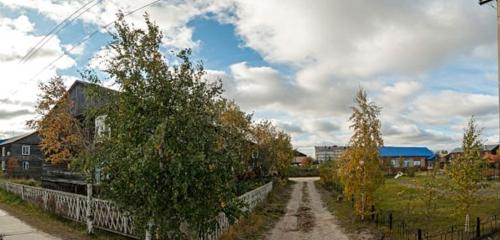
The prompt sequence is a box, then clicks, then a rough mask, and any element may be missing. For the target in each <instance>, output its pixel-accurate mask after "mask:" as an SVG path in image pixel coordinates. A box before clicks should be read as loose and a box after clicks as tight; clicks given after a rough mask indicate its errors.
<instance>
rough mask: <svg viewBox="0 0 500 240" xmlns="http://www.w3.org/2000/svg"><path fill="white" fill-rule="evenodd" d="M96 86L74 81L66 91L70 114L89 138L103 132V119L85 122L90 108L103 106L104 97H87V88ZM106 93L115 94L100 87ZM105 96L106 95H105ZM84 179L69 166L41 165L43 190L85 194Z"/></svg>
mask: <svg viewBox="0 0 500 240" xmlns="http://www.w3.org/2000/svg"><path fill="white" fill-rule="evenodd" d="M89 86H94V87H95V86H96V85H92V84H91V83H87V82H83V81H78V80H77V81H75V83H73V85H71V87H70V88H69V89H68V95H69V97H70V99H71V102H72V109H71V112H72V114H73V116H74V117H76V118H77V119H79V120H80V122H81V123H82V125H83V126H84V128H85V129H86V131H87V132H88V134H89V135H90V136H94V135H95V134H99V133H100V132H101V131H105V128H106V127H105V126H104V119H103V118H102V117H97V118H96V119H94V121H90V122H92V124H89V123H88V122H85V121H84V120H85V114H86V112H87V110H88V109H89V108H90V107H93V106H96V105H98V104H105V103H106V101H105V100H103V99H106V96H104V97H102V98H101V97H100V98H98V99H97V98H91V97H89V96H88V87H89ZM99 90H102V91H104V92H106V93H110V92H113V93H114V92H115V91H114V90H111V89H108V88H103V87H100V88H99ZM105 95H106V94H105ZM86 184H87V183H86V180H85V177H84V176H83V175H82V174H81V173H80V172H78V171H75V170H72V169H71V167H70V165H69V164H58V165H54V164H50V163H46V164H44V165H43V172H42V186H43V187H45V188H50V189H55V190H59V191H66V192H73V193H79V194H85V193H86Z"/></svg>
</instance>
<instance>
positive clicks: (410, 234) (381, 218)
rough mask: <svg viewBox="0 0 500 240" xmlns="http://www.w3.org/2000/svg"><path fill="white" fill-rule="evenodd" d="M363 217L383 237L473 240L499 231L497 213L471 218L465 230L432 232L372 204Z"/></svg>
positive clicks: (335, 188) (456, 227)
mask: <svg viewBox="0 0 500 240" xmlns="http://www.w3.org/2000/svg"><path fill="white" fill-rule="evenodd" d="M329 188H330V190H333V191H335V192H337V193H340V194H341V193H342V190H343V189H342V186H341V185H340V184H337V183H334V184H331V185H330V186H329ZM339 196H340V195H339ZM338 200H340V199H338ZM351 206H354V199H353V198H351ZM365 219H366V220H368V221H366V223H369V224H375V225H376V227H379V228H380V229H381V230H382V233H383V239H407V240H438V239H439V240H448V239H449V240H474V239H482V238H485V237H487V236H490V235H492V234H494V233H496V232H499V231H500V216H497V215H492V216H490V217H488V218H486V219H481V218H479V217H477V218H475V219H473V218H471V220H470V224H469V227H468V230H467V231H466V230H465V226H464V225H453V226H450V227H448V228H447V229H443V230H441V231H434V232H429V231H425V229H420V228H414V227H412V226H409V225H408V223H405V221H404V219H398V218H397V216H394V215H393V213H392V212H390V211H383V210H380V209H376V208H375V206H373V205H372V206H371V211H370V212H369V213H368V215H367V216H366V218H365Z"/></svg>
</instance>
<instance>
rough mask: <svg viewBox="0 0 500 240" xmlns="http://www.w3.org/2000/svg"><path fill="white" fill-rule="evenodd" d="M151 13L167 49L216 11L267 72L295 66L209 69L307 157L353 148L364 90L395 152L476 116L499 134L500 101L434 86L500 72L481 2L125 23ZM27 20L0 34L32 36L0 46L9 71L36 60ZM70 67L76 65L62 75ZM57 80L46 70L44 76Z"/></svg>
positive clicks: (198, 11) (185, 6)
mask: <svg viewBox="0 0 500 240" xmlns="http://www.w3.org/2000/svg"><path fill="white" fill-rule="evenodd" d="M86 2H87V1H84V0H79V1H56V0H37V1H30V0H3V1H2V3H0V4H2V5H3V6H6V7H9V8H11V9H14V10H20V9H32V10H35V11H39V12H40V13H41V14H43V15H45V16H47V17H49V18H50V19H53V20H55V21H60V20H62V19H63V18H65V17H66V16H68V15H69V14H71V13H72V12H73V11H75V10H76V9H78V8H79V7H80V6H82V5H83V4H84V3H86ZM144 4H146V3H143V2H138V1H132V0H125V1H118V0H109V1H102V2H101V3H99V4H98V5H96V6H95V7H93V8H92V9H90V10H89V11H88V12H86V13H85V14H83V15H82V16H81V17H80V20H81V21H83V22H85V23H90V24H94V25H98V26H102V25H104V24H107V23H109V22H112V21H113V20H115V15H114V14H115V13H116V12H118V11H119V10H123V11H124V12H127V11H128V10H130V9H134V8H137V7H139V6H141V5H144ZM144 11H148V12H149V14H150V16H151V19H152V20H153V21H155V22H157V23H158V24H159V25H160V27H161V29H162V30H163V31H164V33H165V38H164V39H163V42H164V44H165V45H166V46H168V47H174V48H183V47H191V48H197V47H199V43H198V42H196V41H194V40H193V39H192V36H193V29H192V28H190V27H189V26H187V23H188V22H189V21H190V20H192V19H193V18H195V17H200V16H205V14H207V13H213V14H214V15H215V16H216V17H217V19H218V20H219V21H221V22H223V23H230V24H233V25H234V26H235V29H236V34H237V35H238V36H239V37H240V38H241V39H242V41H243V44H244V45H245V46H246V47H250V48H252V49H254V50H256V51H257V52H258V53H259V54H260V55H261V56H262V57H263V58H264V59H265V60H266V61H267V62H269V63H272V64H278V65H279V64H283V65H286V66H287V67H288V68H290V69H291V70H292V72H293V73H292V74H289V75H287V76H285V75H283V74H282V73H281V72H280V71H279V70H277V69H275V68H272V67H269V66H251V65H249V64H247V63H245V62H240V63H234V64H232V65H231V66H229V68H228V70H227V72H224V71H221V70H211V71H208V75H209V76H207V78H209V79H214V78H220V79H221V80H222V81H223V83H224V86H225V89H226V92H225V95H226V96H228V97H229V98H234V99H235V100H236V101H237V102H238V103H239V104H241V105H242V107H243V109H245V110H247V111H249V112H264V113H270V114H269V115H273V113H274V114H276V113H285V114H284V115H285V116H281V117H276V118H274V117H271V116H270V117H269V118H273V119H274V120H275V121H276V123H277V124H278V125H279V126H280V127H282V128H283V129H287V130H289V131H290V132H292V133H293V134H294V137H296V138H295V139H294V143H295V144H296V145H297V146H300V147H306V145H307V144H309V146H311V145H314V144H321V143H338V144H343V143H346V142H347V140H348V137H349V133H350V131H349V129H348V125H349V124H348V123H347V119H348V116H349V113H350V109H349V106H351V105H352V104H353V102H352V98H353V95H354V92H355V91H356V89H357V88H358V87H359V86H362V87H364V88H366V89H367V90H368V94H369V96H370V97H371V99H373V100H374V101H375V102H376V103H378V104H379V105H381V106H382V107H383V110H382V121H383V126H384V133H385V134H386V135H387V136H386V142H387V143H391V144H397V143H401V144H433V145H435V146H439V147H444V146H445V145H446V144H443V142H447V143H450V142H454V141H457V139H459V138H457V137H456V136H457V134H456V133H457V132H460V130H458V129H456V127H457V126H458V125H459V123H461V122H465V121H466V119H467V118H468V117H469V116H470V115H472V114H474V115H478V118H479V121H480V123H481V124H483V123H484V124H485V125H486V126H487V127H488V128H494V127H496V126H495V125H497V123H495V122H494V121H491V120H487V119H488V118H496V115H495V114H496V113H497V111H498V110H497V104H498V103H497V99H496V97H495V96H492V95H488V94H485V93H478V92H477V90H476V91H474V92H472V90H468V89H461V90H460V91H456V90H455V91H453V90H443V89H442V88H440V89H433V87H432V86H430V85H431V84H432V83H433V82H437V81H440V80H442V78H444V77H442V78H439V77H434V76H430V75H429V73H431V72H432V70H434V69H438V68H442V67H443V66H444V65H445V64H449V63H450V62H452V61H454V60H457V59H462V60H463V61H466V62H468V63H470V64H474V63H475V61H478V62H479V64H480V65H481V66H480V67H478V68H475V69H476V70H477V71H485V72H484V74H483V75H484V76H485V77H484V78H485V79H491V80H496V78H495V76H496V74H497V72H496V71H497V70H496V69H491V68H484V66H482V65H483V64H482V62H481V61H483V62H486V61H494V60H495V59H496V54H495V51H494V50H495V48H496V45H495V43H496V32H495V12H494V11H492V10H491V9H490V8H487V7H480V6H478V4H477V2H474V1H470V0H444V1H433V0H422V1H413V0H401V1H393V0H381V1H362V0H353V1H328V0H320V1H313V2H311V1H309V2H306V1H302V0H290V1H287V2H286V4H285V3H283V2H282V1H278V0H267V1H244V0H223V1H211V0H204V1H194V0H186V1H174V2H171V1H168V2H163V3H160V4H157V5H154V6H151V7H148V8H147V9H144V10H142V11H139V12H138V13H136V14H133V15H132V16H129V17H127V21H129V22H132V23H133V24H135V25H136V26H144V22H143V17H142V14H143V12H144ZM27 20H28V19H27V18H24V19H17V20H16V21H18V22H17V23H16V24H14V23H13V21H14V20H12V19H10V20H9V21H10V22H5V23H4V24H3V25H0V26H2V27H1V28H0V31H7V30H8V31H11V32H12V33H11V32H0V33H1V35H2V36H15V34H18V35H19V36H23V37H22V38H21V37H18V38H15V39H9V40H8V44H7V45H5V44H0V61H2V60H1V58H2V57H4V58H18V57H19V56H22V55H23V53H24V52H26V51H27V49H25V46H30V45H29V44H24V43H23V42H22V39H24V40H25V41H28V40H29V41H31V42H33V41H35V39H39V37H36V36H33V35H32V34H31V31H32V29H33V24H31V23H30V22H29V21H27ZM6 21H7V20H6ZM12 28H15V30H13V29H12ZM5 29H7V30H5ZM9 29H10V30H9ZM14 32H15V34H14ZM4 33H5V34H4ZM7 33H8V34H9V35H7ZM214 34H217V33H214ZM20 39H21V40H20ZM0 41H2V40H0ZM52 42H53V43H52V45H51V46H47V49H45V51H44V52H43V53H44V54H40V55H39V58H40V62H39V63H38V64H42V63H43V62H42V57H43V56H44V55H53V54H55V53H56V52H57V53H59V52H60V51H61V49H62V48H61V46H60V43H59V42H58V40H57V39H56V40H55V41H52ZM0 43H1V42H0ZM12 43H20V44H12ZM2 47H3V48H2ZM66 47H69V46H66ZM208 47H209V46H208ZM102 52H104V50H102V51H100V53H102ZM71 54H75V55H78V54H79V52H78V51H76V52H73V53H71ZM98 54H99V53H98ZM213 57H214V58H216V57H218V56H213ZM464 59H465V60H464ZM44 60H45V61H47V59H44ZM208 61H210V59H209V60H208ZM33 64H34V62H33ZM71 64H72V62H71V59H69V58H67V59H66V61H65V64H62V65H59V66H58V67H59V68H64V67H67V66H69V65H71ZM91 66H94V67H98V68H101V67H102V63H100V62H99V61H96V58H94V59H93V60H92V61H91ZM273 66H274V65H273ZM2 68H4V69H6V71H7V72H9V71H10V73H9V74H8V75H9V76H12V75H14V74H13V73H12V71H14V70H15V71H19V70H20V69H16V68H15V67H13V66H12V65H8V61H7V60H5V61H4V62H1V63H0V71H1V70H2ZM30 69H31V68H30ZM26 72H27V71H26ZM52 73H53V70H52ZM23 74H26V75H29V74H27V73H25V72H23V73H21V75H23ZM50 75H51V74H50V72H48V73H47V74H46V75H44V76H45V77H47V76H50ZM433 77H434V79H433ZM466 77H467V76H466ZM23 78H25V77H20V79H23ZM16 79H18V78H17V77H16ZM447 81H448V82H449V84H450V85H453V84H454V82H451V80H449V79H448V80H447ZM490 82H492V83H495V81H490ZM443 85H444V86H446V84H443ZM30 94H32V93H30ZM264 115H265V114H264ZM287 118H292V119H287ZM491 134H496V133H491V132H488V138H489V136H491ZM459 135H460V134H458V136H459ZM453 144H455V143H453Z"/></svg>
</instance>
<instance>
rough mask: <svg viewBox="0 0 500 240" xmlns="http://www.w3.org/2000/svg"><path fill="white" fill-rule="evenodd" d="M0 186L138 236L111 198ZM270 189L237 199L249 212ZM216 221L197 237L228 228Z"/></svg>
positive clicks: (208, 238)
mask: <svg viewBox="0 0 500 240" xmlns="http://www.w3.org/2000/svg"><path fill="white" fill-rule="evenodd" d="M0 188H2V189H4V190H5V191H8V192H11V193H14V194H16V195H18V196H20V197H21V198H22V199H23V200H25V201H27V202H30V203H34V204H37V205H39V206H40V207H43V208H44V209H45V210H47V211H49V212H52V213H55V214H56V215H59V216H62V217H64V218H67V219H70V220H73V221H76V222H80V223H84V224H85V223H86V216H87V213H88V211H90V213H91V214H90V215H91V216H93V221H92V223H93V227H95V228H99V229H102V230H105V231H109V232H113V233H117V234H120V235H123V236H127V237H131V238H137V239H138V238H139V237H137V236H136V235H135V232H134V224H133V222H132V217H131V216H130V215H129V214H127V213H126V212H125V211H122V210H120V209H118V208H117V207H116V206H115V204H113V203H112V202H111V201H107V200H101V199H96V198H91V199H90V204H89V199H87V196H83V195H78V194H73V193H67V192H61V191H56V190H50V189H45V188H39V187H32V186H27V185H22V184H16V183H11V182H6V181H2V182H0ZM272 189H273V183H272V182H269V183H267V184H265V185H263V186H261V187H259V188H256V189H254V190H252V191H250V192H247V193H245V194H243V195H241V196H240V197H239V199H241V200H242V201H243V203H245V205H246V206H245V207H244V209H243V210H244V211H251V210H252V209H253V208H254V207H255V206H257V204H258V203H260V202H262V201H263V200H264V199H265V198H266V197H267V195H268V193H269V192H270V191H271V190H272ZM89 205H90V209H89ZM217 221H218V227H217V229H216V230H215V231H213V232H210V233H207V234H205V235H204V236H201V237H200V239H202V240H215V239H218V238H219V237H220V236H221V235H222V233H224V231H225V230H227V228H229V221H228V219H227V218H226V216H225V215H224V214H223V213H221V214H219V216H218V217H217Z"/></svg>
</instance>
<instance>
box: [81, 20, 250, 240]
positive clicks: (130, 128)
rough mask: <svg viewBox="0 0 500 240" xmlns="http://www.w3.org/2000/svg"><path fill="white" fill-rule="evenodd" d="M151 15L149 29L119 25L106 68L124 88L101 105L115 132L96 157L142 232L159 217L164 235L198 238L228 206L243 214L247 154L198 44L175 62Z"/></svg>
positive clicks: (107, 188)
mask: <svg viewBox="0 0 500 240" xmlns="http://www.w3.org/2000/svg"><path fill="white" fill-rule="evenodd" d="M145 20H146V29H145V30H142V29H134V28H133V27H131V26H129V25H128V24H127V23H126V22H125V21H124V19H123V15H119V16H118V20H117V21H116V23H115V29H116V31H115V33H114V34H113V42H112V43H111V44H110V45H109V50H110V60H109V61H108V63H107V69H106V73H107V74H108V75H109V76H110V78H111V79H114V80H115V82H116V83H117V86H119V92H120V93H119V94H116V95H114V96H111V97H112V99H111V101H110V104H107V105H104V106H102V108H100V109H99V110H98V111H97V112H100V114H105V115H106V116H107V117H106V124H107V125H108V126H109V128H110V129H111V130H110V135H109V137H107V138H104V139H103V140H102V141H101V142H100V143H99V144H98V146H96V150H95V153H94V154H93V156H92V157H93V158H94V159H96V161H95V164H96V165H97V166H96V167H100V168H101V169H102V171H103V173H104V178H103V180H102V188H103V190H102V193H103V194H104V195H105V196H106V197H107V198H109V199H112V200H113V201H114V202H116V203H117V204H118V206H119V207H121V208H124V209H125V210H127V211H129V212H130V213H131V214H132V215H133V216H135V222H136V224H137V230H138V231H139V232H141V231H144V228H142V227H141V226H146V223H154V225H155V226H156V227H155V228H154V229H155V230H154V231H153V232H154V235H156V236H159V238H161V239H166V238H168V239H184V238H191V237H193V236H195V235H197V234H201V233H203V232H205V231H207V230H209V229H211V228H213V227H215V225H216V221H215V217H216V216H217V215H218V214H219V213H220V212H224V213H225V214H226V216H228V218H229V219H230V220H234V219H235V218H236V217H237V216H238V215H239V210H238V209H239V207H240V205H241V204H240V203H239V201H238V200H237V198H236V196H235V191H234V189H235V178H234V176H235V168H236V166H237V164H238V161H239V152H238V151H237V150H238V149H234V148H233V144H232V143H231V140H232V139H234V138H235V136H234V135H233V134H234V132H233V131H227V130H226V129H224V127H223V126H224V123H223V122H221V113H222V112H223V111H222V110H221V105H220V101H221V100H222V98H221V86H220V83H219V82H218V83H208V82H207V81H204V80H203V76H204V74H205V71H204V69H203V66H202V65H201V64H197V65H195V64H193V63H192V62H191V60H190V58H189V56H190V50H182V51H180V52H179V53H178V54H177V57H178V62H179V64H178V65H174V66H168V65H167V62H166V61H165V59H164V55H163V53H162V52H161V51H160V46H161V40H162V38H163V35H162V33H161V32H160V31H159V29H158V26H157V25H156V24H154V23H153V22H151V21H150V19H149V17H148V16H147V15H146V16H145ZM173 62H176V61H173ZM89 78H91V80H92V79H93V80H94V81H96V78H95V75H94V76H90V77H89ZM238 134H240V133H238Z"/></svg>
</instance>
